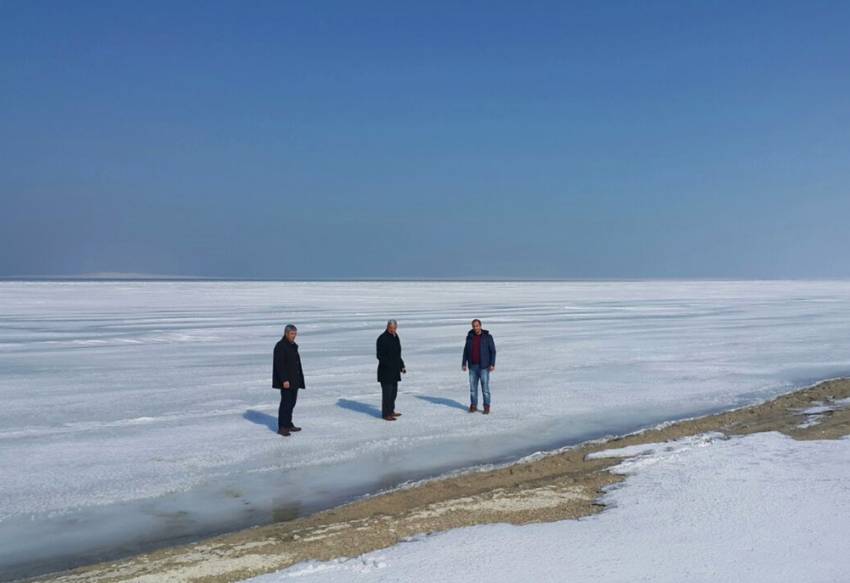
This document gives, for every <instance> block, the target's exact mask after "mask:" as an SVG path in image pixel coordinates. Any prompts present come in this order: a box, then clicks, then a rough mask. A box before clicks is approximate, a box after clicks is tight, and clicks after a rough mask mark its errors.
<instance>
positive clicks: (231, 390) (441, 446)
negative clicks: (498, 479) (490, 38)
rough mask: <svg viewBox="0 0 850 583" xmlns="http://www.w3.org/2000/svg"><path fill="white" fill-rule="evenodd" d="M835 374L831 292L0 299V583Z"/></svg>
mask: <svg viewBox="0 0 850 583" xmlns="http://www.w3.org/2000/svg"><path fill="white" fill-rule="evenodd" d="M390 317H392V318H397V319H398V320H399V333H400V336H401V340H402V345H403V348H404V356H405V360H406V363H407V366H408V369H409V374H408V375H407V377H406V378H405V380H404V381H403V382H402V384H401V392H400V395H399V400H398V409H399V410H400V411H402V412H403V413H404V416H403V417H402V418H401V419H400V420H399V421H397V422H395V423H387V422H385V421H382V420H380V419H378V407H379V405H380V390H379V386H378V384H377V382H376V379H375V369H376V361H375V356H374V346H375V339H376V337H377V336H378V334H379V333H380V332H381V331H382V329H383V326H384V323H385V322H386V319H387V318H390ZM473 317H479V318H481V319H482V320H483V321H484V327H485V328H488V329H489V330H490V331H491V332H492V333H493V335H494V337H495V340H496V344H497V347H498V362H497V369H496V372H495V373H494V375H493V377H492V391H493V414H492V415H490V416H489V417H485V416H483V415H480V414H478V415H470V414H468V413H466V412H465V408H466V407H467V404H468V391H467V380H466V375H465V374H464V373H463V372H462V371H461V369H460V365H461V350H462V345H463V340H464V337H465V335H466V332H467V330H468V328H469V321H470V319H471V318H473ZM286 322H293V323H295V324H297V325H298V327H299V331H300V335H299V340H298V341H299V344H300V346H301V354H302V359H303V363H304V367H305V373H306V377H307V384H308V388H307V390H306V391H303V392H301V394H300V395H299V400H298V405H297V407H296V410H295V422H296V423H297V424H299V425H301V426H302V427H303V428H304V431H302V432H301V433H299V434H297V435H293V436H292V437H290V438H282V437H279V436H277V435H276V434H275V433H274V432H273V428H274V427H275V425H276V415H277V403H278V400H279V393H278V392H276V391H274V390H272V389H271V387H270V384H271V351H272V348H273V345H274V343H275V342H276V341H277V340H278V338H279V337H280V334H281V332H282V328H283V325H284V324H285V323H286ZM847 373H850V282H803V281H787V282H778V281H774V282H708V281H698V282H680V281H676V282H674V281H649V282H641V281H631V282H534V283H531V282H510V283H492V282H477V283H464V282H452V283H447V282H392V283H386V282H346V283H329V282H325V283H284V282H279V283H274V282H0V398H2V403H3V406H2V408H0V574H2V576H0V579H3V578H6V579H8V578H12V577H15V576H21V575H28V574H33V573H38V572H44V571H47V570H51V569H56V568H59V567H67V566H71V565H75V564H79V563H83V562H90V561H92V560H94V559H99V558H108V557H112V556H118V555H122V554H127V553H130V552H133V551H137V550H140V549H145V548H150V547H151V546H152V545H161V544H166V543H173V542H178V541H184V540H192V539H196V538H198V537H200V536H202V535H206V534H211V533H215V532H221V531H224V530H231V529H235V528H239V527H244V526H248V525H252V524H260V523H266V522H269V521H272V520H281V519H285V518H289V517H293V516H297V515H299V514H303V513H306V512H309V511H311V510H315V509H317V508H320V507H324V506H328V505H331V504H334V503H338V502H340V501H343V500H346V499H350V498H351V497H353V496H357V495H361V494H364V493H368V492H374V491H376V490H379V489H382V488H387V487H392V486H395V485H397V484H399V483H401V482H404V481H406V480H415V479H420V478H424V477H428V476H433V475H436V474H439V473H441V472H445V471H447V470H450V469H453V468H458V467H463V466H470V465H475V464H480V463H485V462H501V461H505V460H507V459H510V458H511V457H518V456H521V455H524V454H528V453H530V452H533V451H536V450H543V449H551V448H554V447H556V446H560V445H564V444H569V443H574V442H578V441H582V440H585V439H589V438H596V437H600V436H603V435H606V434H614V433H625V432H629V431H633V430H636V429H639V428H642V427H646V426H651V425H654V424H656V423H659V422H662V421H664V420H668V419H675V418H681V417H687V416H694V415H699V414H703V413H706V412H709V411H714V410H717V409H720V408H731V407H735V406H741V405H744V404H748V403H752V402H756V401H760V400H764V399H766V398H769V397H771V396H774V395H776V394H779V393H782V392H787V391H789V390H791V389H793V388H796V387H800V386H803V385H808V384H811V383H812V382H814V381H816V380H819V379H823V378H830V377H836V376H841V375H844V374H847Z"/></svg>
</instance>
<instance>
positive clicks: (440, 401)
mask: <svg viewBox="0 0 850 583" xmlns="http://www.w3.org/2000/svg"><path fill="white" fill-rule="evenodd" d="M416 398H417V399H422V400H423V401H428V402H429V403H434V404H435V405H445V406H446V407H451V408H452V409H460V410H461V411H466V409H467V407H466V405H464V404H463V403H461V402H459V401H455V400H454V399H447V398H445V397H429V396H428V395H416Z"/></svg>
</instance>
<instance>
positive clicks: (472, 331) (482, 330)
mask: <svg viewBox="0 0 850 583" xmlns="http://www.w3.org/2000/svg"><path fill="white" fill-rule="evenodd" d="M489 333H490V331H489V330H484V329H483V328H482V329H481V335H482V336H484V335H485V334H489ZM467 336H475V330H470V331H469V334H467Z"/></svg>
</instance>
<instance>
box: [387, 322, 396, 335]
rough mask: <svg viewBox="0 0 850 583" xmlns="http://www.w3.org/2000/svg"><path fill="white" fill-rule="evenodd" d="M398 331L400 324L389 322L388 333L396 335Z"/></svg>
mask: <svg viewBox="0 0 850 583" xmlns="http://www.w3.org/2000/svg"><path fill="white" fill-rule="evenodd" d="M396 330H398V322H396V321H395V320H388V321H387V332H389V333H390V334H395V332H396Z"/></svg>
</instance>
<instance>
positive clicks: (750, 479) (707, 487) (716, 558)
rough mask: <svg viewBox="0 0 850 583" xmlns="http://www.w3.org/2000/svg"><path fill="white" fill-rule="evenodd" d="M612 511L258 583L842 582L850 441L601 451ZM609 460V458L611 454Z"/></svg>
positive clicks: (311, 568)
mask: <svg viewBox="0 0 850 583" xmlns="http://www.w3.org/2000/svg"><path fill="white" fill-rule="evenodd" d="M605 454H607V455H609V456H616V457H621V456H634V457H629V458H628V459H626V460H625V461H623V462H622V463H621V464H619V465H618V466H616V468H615V471H616V472H617V473H620V474H624V475H626V476H627V477H626V481H625V482H623V483H621V484H617V485H615V486H613V487H611V488H609V489H608V491H607V493H606V494H605V495H604V496H603V498H602V501H603V502H604V503H605V504H607V505H608V506H609V507H608V509H606V510H605V511H604V512H602V513H601V514H598V515H595V516H592V517H588V518H585V519H581V520H577V521H576V520H573V521H563V522H555V523H548V524H535V525H527V526H510V525H505V524H500V525H487V526H477V527H470V528H464V529H459V530H454V531H450V532H447V533H444V534H438V535H433V536H421V537H419V538H417V539H414V540H412V541H409V542H405V543H403V544H400V545H397V546H394V547H391V548H389V549H386V550H383V551H378V552H374V553H370V554H367V555H364V556H362V557H357V558H353V559H349V560H337V561H332V562H325V563H319V562H312V563H305V564H299V565H295V566H293V567H290V568H289V569H287V570H284V571H281V572H279V573H273V574H270V575H265V576H261V577H256V578H254V579H250V580H249V581H250V582H251V583H284V582H287V581H299V582H300V583H323V582H339V581H345V582H351V583H356V582H361V581H362V582H370V583H379V582H384V581H387V582H389V581H393V582H401V581H441V582H447V583H450V582H452V581H458V582H462V583H476V582H478V581H481V582H485V581H486V582H487V583H498V582H502V581H504V582H514V581H581V582H584V581H593V582H594V583H626V582H628V583H633V582H637V581H646V582H652V583H681V582H682V581H688V582H692V583H703V582H704V583H717V582H718V581H723V582H724V583H735V582H741V583H778V582H782V581H788V582H794V583H844V582H846V581H847V580H848V574H850V521H848V520H847V517H848V516H850V463H848V462H850V439H847V438H845V439H841V440H837V441H805V442H797V441H794V440H793V439H791V438H789V437H786V436H784V435H782V434H780V433H760V434H754V435H750V436H747V437H736V438H732V439H726V440H724V439H722V438H721V436H719V435H701V436H695V437H691V438H686V439H682V440H679V441H676V442H671V443H664V444H651V445H648V446H632V447H628V448H623V449H622V450H610V451H608V452H605ZM602 457H604V456H602Z"/></svg>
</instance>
